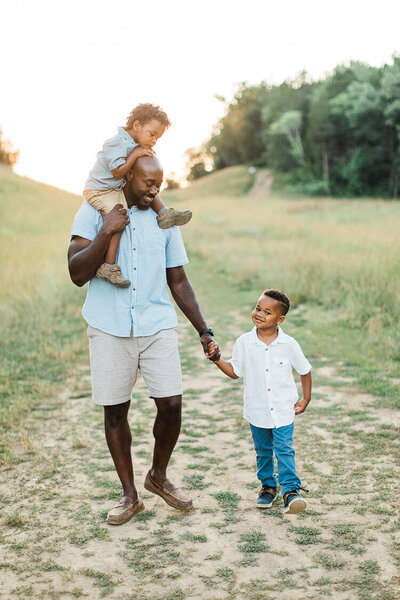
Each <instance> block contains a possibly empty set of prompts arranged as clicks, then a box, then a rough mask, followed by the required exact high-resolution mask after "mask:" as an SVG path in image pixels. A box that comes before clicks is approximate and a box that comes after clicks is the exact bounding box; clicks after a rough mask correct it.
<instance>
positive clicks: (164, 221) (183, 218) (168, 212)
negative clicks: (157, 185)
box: [150, 194, 192, 229]
mask: <svg viewBox="0 0 400 600" xmlns="http://www.w3.org/2000/svg"><path fill="white" fill-rule="evenodd" d="M150 206H151V208H152V209H153V210H154V212H156V213H157V223H158V226H159V227H160V228H161V229H169V228H170V227H172V226H173V225H186V223H188V222H189V221H190V219H191V218H192V211H191V210H175V209H174V208H167V207H166V206H165V204H164V202H163V201H162V200H161V198H160V196H159V195H158V194H157V196H156V197H155V198H154V200H153V201H152V202H151V203H150Z"/></svg>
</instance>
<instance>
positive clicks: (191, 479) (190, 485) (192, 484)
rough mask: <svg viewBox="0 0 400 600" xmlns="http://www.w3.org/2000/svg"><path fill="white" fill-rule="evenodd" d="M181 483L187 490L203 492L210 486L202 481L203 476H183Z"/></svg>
mask: <svg viewBox="0 0 400 600" xmlns="http://www.w3.org/2000/svg"><path fill="white" fill-rule="evenodd" d="M183 481H184V482H185V487H186V488H187V489H188V490H204V489H205V488H207V487H209V486H210V484H209V483H206V482H205V481H204V475H184V476H183Z"/></svg>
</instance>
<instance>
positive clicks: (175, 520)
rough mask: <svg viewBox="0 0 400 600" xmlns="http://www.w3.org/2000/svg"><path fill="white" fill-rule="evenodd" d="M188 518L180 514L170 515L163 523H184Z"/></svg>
mask: <svg viewBox="0 0 400 600" xmlns="http://www.w3.org/2000/svg"><path fill="white" fill-rule="evenodd" d="M186 516H187V515H185V514H183V515H182V514H179V513H174V514H172V515H168V516H167V517H166V518H165V519H164V521H163V523H164V524H165V525H168V524H169V523H179V522H181V521H183V520H184V519H186Z"/></svg>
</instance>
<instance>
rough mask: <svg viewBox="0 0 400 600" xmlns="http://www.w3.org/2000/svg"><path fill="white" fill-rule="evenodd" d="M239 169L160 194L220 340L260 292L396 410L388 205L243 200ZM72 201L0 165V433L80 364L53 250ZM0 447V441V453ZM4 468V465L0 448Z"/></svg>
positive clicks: (62, 244) (59, 258)
mask: <svg viewBox="0 0 400 600" xmlns="http://www.w3.org/2000/svg"><path fill="white" fill-rule="evenodd" d="M251 183H252V177H251V176H250V175H249V174H248V172H247V170H246V169H245V168H243V167H234V168H230V169H226V170H225V171H223V172H221V173H216V174H214V175H211V176H209V177H205V178H204V179H202V180H200V181H199V182H197V183H195V184H193V185H192V186H191V187H189V188H187V189H186V190H179V191H175V192H170V193H165V194H164V197H165V200H166V202H167V203H168V204H169V205H176V204H177V205H180V206H190V207H191V208H192V209H193V211H194V217H193V220H192V221H191V223H190V224H189V225H187V226H186V227H185V228H184V229H183V230H182V233H183V236H184V239H185V242H186V245H187V248H188V252H189V256H190V259H191V262H190V264H189V265H188V267H187V272H188V273H189V276H190V278H191V279H192V281H193V283H194V287H195V290H196V293H197V295H198V297H199V299H200V302H201V306H202V308H203V311H204V313H205V314H206V316H207V318H208V320H209V321H210V322H211V321H212V323H211V324H213V325H215V326H216V329H217V331H218V335H219V339H222V341H227V340H228V339H230V338H231V337H232V336H233V335H234V334H236V333H240V330H243V328H244V327H249V326H250V323H249V311H250V308H251V305H252V304H253V303H254V301H255V300H256V299H257V297H258V294H259V292H260V291H261V290H262V289H263V288H264V287H267V286H273V287H279V288H282V289H284V290H286V291H287V293H288V294H289V296H290V297H291V299H292V301H293V304H294V307H299V306H301V308H302V310H301V313H299V311H297V312H296V311H292V312H291V313H289V316H288V320H287V325H286V330H287V331H288V332H289V333H293V334H297V333H298V332H300V333H301V337H302V341H304V344H305V348H306V350H307V351H308V353H309V354H312V355H314V357H318V356H321V355H324V356H325V357H328V358H329V359H331V360H332V361H333V362H335V363H337V362H338V361H341V363H342V364H343V365H344V368H346V369H347V370H348V371H349V372H350V373H351V374H352V375H354V376H355V377H357V378H358V380H359V381H360V383H361V385H362V386H363V387H364V388H365V389H367V390H369V391H372V392H374V393H376V394H379V395H380V396H382V397H383V398H386V400H387V402H388V403H390V404H392V405H393V404H396V405H399V394H398V391H397V387H396V385H394V383H393V381H394V379H395V378H398V377H399V361H400V326H399V322H400V318H399V317H400V303H399V300H400V282H399V277H398V270H399V264H400V248H399V244H398V231H399V229H400V227H399V226H400V203H398V202H383V201H379V200H374V201H372V200H357V201H354V200H330V199H312V200H310V199H307V198H292V199H289V198H284V197H275V196H272V197H269V198H262V197H261V198H254V197H253V196H246V192H247V190H248V189H249V187H250V185H251ZM80 203H81V199H80V198H79V197H78V196H74V195H72V194H68V193H66V192H63V191H61V190H58V189H56V188H52V187H49V186H44V185H42V184H39V183H36V182H33V181H30V180H28V179H25V178H21V177H18V176H16V175H13V174H12V173H11V172H10V171H7V170H5V169H0V235H1V246H0V277H1V295H0V326H1V332H2V335H1V339H0V353H1V354H0V356H1V362H0V369H1V372H0V375H1V380H0V394H1V400H0V433H1V432H3V434H4V432H7V431H13V430H15V427H16V426H17V425H18V423H19V422H20V421H21V419H22V418H23V417H24V415H26V414H27V413H28V411H29V410H31V409H32V407H34V406H35V405H37V406H39V405H40V406H43V405H45V404H46V402H50V401H51V399H52V398H54V397H55V396H56V395H57V392H58V390H59V388H60V387H61V386H63V385H64V382H65V379H66V378H67V377H68V376H70V375H71V374H72V373H73V372H74V369H75V368H76V365H77V364H78V363H79V362H80V361H85V362H87V340H86V337H85V334H84V329H85V325H84V323H83V320H82V318H81V316H80V313H81V306H82V303H83V299H84V295H85V289H83V290H82V289H78V288H76V287H74V286H73V285H72V284H71V282H70V281H69V277H68V272H67V262H66V252H67V247H68V243H69V234H70V229H71V224H72V220H73V217H74V215H75V213H76V211H77V209H78V208H79V206H80ZM0 450H1V448H0ZM2 456H3V458H2V459H1V460H3V462H7V461H8V460H11V458H10V456H9V454H8V450H7V447H6V444H4V447H3V455H2Z"/></svg>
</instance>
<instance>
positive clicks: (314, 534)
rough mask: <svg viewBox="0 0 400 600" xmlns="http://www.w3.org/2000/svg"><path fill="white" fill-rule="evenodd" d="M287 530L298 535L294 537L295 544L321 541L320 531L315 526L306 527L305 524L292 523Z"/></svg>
mask: <svg viewBox="0 0 400 600" xmlns="http://www.w3.org/2000/svg"><path fill="white" fill-rule="evenodd" d="M288 531H290V532H292V533H295V534H296V535H298V536H299V537H296V538H295V539H294V541H295V542H296V544H303V545H308V544H317V543H318V542H320V541H321V538H320V535H321V531H320V529H317V528H316V527H306V526H305V525H300V526H295V525H292V526H291V527H289V529H288Z"/></svg>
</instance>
